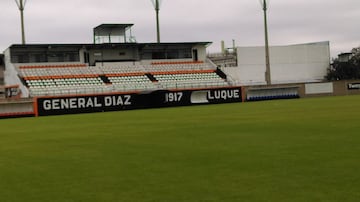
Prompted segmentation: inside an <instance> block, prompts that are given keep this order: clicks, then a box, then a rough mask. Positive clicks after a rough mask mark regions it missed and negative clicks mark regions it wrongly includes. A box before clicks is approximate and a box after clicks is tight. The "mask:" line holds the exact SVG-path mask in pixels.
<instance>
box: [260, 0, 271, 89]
mask: <svg viewBox="0 0 360 202" xmlns="http://www.w3.org/2000/svg"><path fill="white" fill-rule="evenodd" d="M261 5H262V8H263V10H264V30H265V63H266V71H265V81H266V84H267V85H271V74H270V56H269V38H268V28H267V15H266V11H267V9H268V3H267V0H261Z"/></svg>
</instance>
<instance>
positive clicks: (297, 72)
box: [231, 42, 330, 85]
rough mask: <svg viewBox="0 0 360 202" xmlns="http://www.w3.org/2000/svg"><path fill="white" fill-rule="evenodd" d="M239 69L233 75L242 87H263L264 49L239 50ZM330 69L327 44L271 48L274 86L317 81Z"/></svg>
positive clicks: (247, 48) (234, 70)
mask: <svg viewBox="0 0 360 202" xmlns="http://www.w3.org/2000/svg"><path fill="white" fill-rule="evenodd" d="M237 54H238V56H237V57H238V67H237V68H235V69H232V70H231V71H232V72H233V73H232V74H233V75H234V77H236V80H238V82H239V83H240V84H242V85H261V84H265V48H264V47H239V48H238V49H237ZM329 67H330V49H329V42H318V43H309V44H299V45H289V46H271V47H270V69H271V81H272V83H274V84H282V83H300V82H319V81H322V80H323V79H324V77H325V75H326V73H327V69H328V68H329Z"/></svg>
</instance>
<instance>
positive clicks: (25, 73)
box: [20, 64, 101, 80]
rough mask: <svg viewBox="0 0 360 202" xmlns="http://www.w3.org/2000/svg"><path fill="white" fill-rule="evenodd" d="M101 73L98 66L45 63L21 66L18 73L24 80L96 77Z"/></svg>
mask: <svg viewBox="0 0 360 202" xmlns="http://www.w3.org/2000/svg"><path fill="white" fill-rule="evenodd" d="M100 73H101V71H100V70H99V69H98V68H88V67H87V66H85V65H78V64H76V65H74V66H70V65H47V66H21V67H20V75H21V76H22V77H24V79H26V80H32V79H39V78H45V79H50V78H54V79H56V78H73V77H79V78H81V77H84V76H87V77H96V76H98V75H99V74H100Z"/></svg>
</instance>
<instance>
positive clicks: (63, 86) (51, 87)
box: [26, 77, 107, 96]
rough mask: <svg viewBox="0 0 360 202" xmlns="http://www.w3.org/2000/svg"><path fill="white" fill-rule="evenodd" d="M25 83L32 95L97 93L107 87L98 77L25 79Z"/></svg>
mask: <svg viewBox="0 0 360 202" xmlns="http://www.w3.org/2000/svg"><path fill="white" fill-rule="evenodd" d="M26 83H27V85H28V86H29V90H30V94H31V95H34V96H39V95H59V94H86V93H99V92H103V91H104V90H105V89H106V87H107V86H106V84H105V83H104V82H103V81H102V80H101V78H99V77H94V78H67V79H40V80H26Z"/></svg>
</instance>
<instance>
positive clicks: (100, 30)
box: [94, 24, 136, 43]
mask: <svg viewBox="0 0 360 202" xmlns="http://www.w3.org/2000/svg"><path fill="white" fill-rule="evenodd" d="M132 26H134V24H101V25H99V26H97V27H95V28H94V43H104V42H107V43H113V42H123V43H128V42H136V41H135V40H134V37H133V36H132V34H131V27H132ZM128 31H130V33H128V34H127V32H128ZM127 35H129V36H127ZM114 40H115V41H114Z"/></svg>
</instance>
